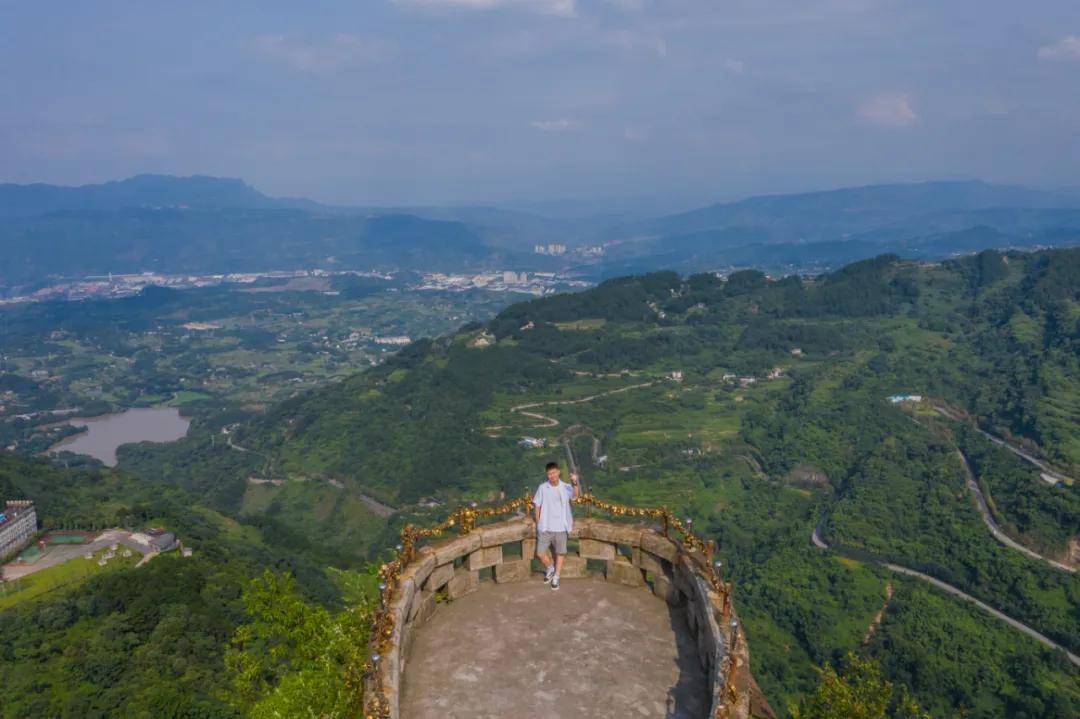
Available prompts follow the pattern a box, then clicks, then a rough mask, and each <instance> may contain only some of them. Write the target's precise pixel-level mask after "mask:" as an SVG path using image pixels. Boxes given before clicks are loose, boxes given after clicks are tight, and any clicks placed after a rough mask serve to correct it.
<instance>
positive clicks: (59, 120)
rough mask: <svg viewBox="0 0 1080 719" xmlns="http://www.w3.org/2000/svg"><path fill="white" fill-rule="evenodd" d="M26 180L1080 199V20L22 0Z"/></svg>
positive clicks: (17, 130) (13, 24) (20, 163)
mask: <svg viewBox="0 0 1080 719" xmlns="http://www.w3.org/2000/svg"><path fill="white" fill-rule="evenodd" d="M0 16H2V22H0V63H2V64H3V67H4V72H3V75H2V80H0V181H11V182H35V181H43V182H54V183H60V184H79V183H85V182H98V181H104V180H109V179H116V178H119V177H124V176H128V175H131V174H135V173H138V172H163V173H173V174H213V175H221V176H228V177H243V178H245V179H246V180H248V181H249V182H251V183H252V184H254V185H255V186H257V187H259V188H260V189H262V190H264V191H266V192H269V193H271V194H276V195H298V196H309V197H313V198H315V199H319V200H323V201H328V202H341V203H346V202H347V203H402V204H404V203H458V202H480V201H487V202H506V201H518V200H550V199H558V198H584V199H594V198H606V197H617V196H642V197H663V198H671V199H676V200H679V201H682V202H687V203H691V202H699V201H707V200H714V199H728V198H735V197H740V196H744V195H748V194H756V193H766V192H787V191H796V190H803V189H818V188H826V187H835V186H841V185H850V184H861V183H869V182H878V181H908V180H924V179H937V178H981V179H986V180H990V181H998V182H1015V183H1022V184H1031V185H1037V186H1049V187H1052V186H1076V185H1080V176H1078V168H1080V2H1077V1H1076V0H1039V1H1038V2H1034V3H1020V2H1015V1H1008V2H1006V1H1003V0H980V1H974V0H906V1H903V0H731V1H729V0H351V1H348V0H338V1H337V2H319V1H318V0H309V1H308V2H303V3H297V2H275V1H270V0H260V1H259V2H253V1H245V0H230V2H227V3H221V2H213V3H210V2H200V1H199V0H188V1H187V2H182V3H179V2H158V1H156V0H139V1H132V2H109V1H108V0H97V1H95V2H83V1H81V0H64V1H63V2H52V1H50V0H40V1H39V2H35V3H26V2H14V1H10V0H0Z"/></svg>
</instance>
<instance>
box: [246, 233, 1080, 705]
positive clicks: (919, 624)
mask: <svg viewBox="0 0 1080 719" xmlns="http://www.w3.org/2000/svg"><path fill="white" fill-rule="evenodd" d="M1078 288H1080V252H1078V251H1075V250H1067V251H1052V252H1043V253H1035V254H1022V253H1009V254H999V253H996V252H984V253H982V254H980V255H977V256H973V257H968V258H964V259H959V260H955V261H949V262H946V263H943V264H935V265H922V264H916V263H911V262H904V261H901V260H900V259H898V258H897V257H895V256H882V257H878V258H875V259H873V260H868V261H864V262H860V263H856V264H854V265H850V266H848V267H846V268H844V269H842V270H840V271H837V272H835V273H832V274H829V275H825V276H821V277H816V278H802V279H800V278H798V277H788V278H784V279H780V280H773V279H769V278H767V277H766V276H764V275H762V274H760V273H758V272H754V271H746V272H739V273H736V274H733V275H731V276H730V277H728V278H726V279H720V278H717V277H715V276H712V275H696V276H691V277H680V276H678V275H676V274H674V273H654V274H651V275H646V276H642V277H631V278H622V279H618V280H612V281H610V282H607V283H604V284H603V285H601V286H599V287H597V288H595V289H593V290H590V291H587V292H583V293H580V294H575V295H563V296H556V297H551V298H545V299H541V300H536V301H531V302H526V303H522V304H518V305H514V306H512V307H510V308H508V309H506V310H505V311H503V312H502V313H501V314H500V315H499V316H497V317H496V318H495V319H494V320H492V321H491V322H490V323H489V324H487V325H484V326H480V325H474V326H469V327H465V328H463V329H462V330H461V331H460V332H458V333H456V334H454V335H451V336H447V337H442V338H439V339H437V340H433V341H425V342H420V343H416V344H414V345H412V346H411V347H410V348H408V349H407V350H405V351H403V352H402V353H401V354H399V355H398V356H397V357H395V358H394V359H393V360H391V361H390V362H388V363H386V364H385V365H384V366H382V367H380V368H377V369H375V370H372V371H370V372H367V373H364V374H361V375H357V376H355V377H353V378H351V379H349V380H347V381H345V382H343V383H340V384H337V385H334V386H333V387H329V388H326V389H325V390H321V391H316V392H314V393H310V394H308V395H304V396H301V397H298V398H296V399H294V400H292V401H289V402H286V403H284V404H282V405H279V406H277V407H276V408H274V409H273V410H272V411H271V412H269V413H268V414H267V415H265V416H264V417H262V418H261V419H260V420H259V421H258V422H255V423H253V424H251V425H248V426H246V427H243V428H242V429H241V430H240V432H239V439H238V441H239V442H241V443H242V444H244V445H245V446H250V447H252V448H255V449H257V451H259V452H260V453H262V454H263V455H264V456H265V458H266V462H265V464H264V467H263V471H264V472H266V474H267V475H268V476H272V477H275V478H281V479H286V480H289V481H287V482H286V483H285V484H284V485H283V486H282V487H280V488H272V489H268V488H266V487H265V486H261V485H260V486H249V487H248V488H247V492H246V494H245V496H244V499H243V501H242V506H241V509H240V511H241V512H251V513H253V514H269V515H270V516H273V517H275V518H276V519H277V520H278V521H280V522H282V523H283V524H285V525H288V526H291V527H293V528H294V529H295V530H296V531H298V532H302V533H306V534H307V535H308V536H312V537H314V538H315V539H316V541H317V542H318V543H320V544H322V545H330V546H338V547H340V548H341V550H342V553H343V554H345V555H349V554H351V555H352V556H354V557H355V558H356V559H360V558H362V557H363V556H365V555H366V554H367V553H368V552H369V551H370V546H372V543H371V537H376V539H375V542H374V544H376V545H377V544H378V542H379V541H385V537H386V536H387V535H386V534H382V533H384V532H387V530H386V529H380V527H386V526H393V525H395V524H396V523H398V522H402V521H404V520H405V519H406V518H415V517H416V516H424V515H428V514H438V512H439V511H440V509H439V508H438V507H435V508H432V504H433V503H431V502H425V501H422V500H427V499H429V498H435V499H437V500H439V501H442V502H447V501H456V500H458V499H461V498H477V499H483V498H490V497H493V496H497V495H498V493H500V492H501V493H504V494H508V495H515V494H520V493H521V492H523V491H525V487H526V486H527V485H532V484H534V483H535V482H536V481H537V468H538V467H540V466H542V462H544V461H547V460H548V459H551V458H556V459H560V458H565V456H566V455H565V454H564V448H563V445H569V446H570V447H571V448H572V450H573V451H574V456H575V457H576V459H577V461H578V462H579V463H580V465H581V468H582V471H583V472H584V475H585V481H586V482H587V484H588V485H589V486H590V488H592V489H593V490H595V491H596V492H598V493H600V494H602V495H604V496H608V497H612V498H617V499H621V500H626V501H632V502H640V503H661V502H666V503H668V504H672V505H674V506H677V507H678V508H679V510H680V511H685V512H687V513H688V514H690V515H691V516H693V517H695V518H697V519H698V520H699V521H700V522H702V523H703V524H704V526H707V527H708V528H709V531H710V533H711V534H712V535H713V536H714V537H716V538H717V539H718V540H719V543H720V547H721V552H722V554H723V555H724V559H725V563H726V565H727V566H728V567H729V571H730V573H731V576H732V578H733V579H734V580H735V582H736V586H737V587H738V591H739V593H740V597H739V603H740V607H741V609H742V611H743V612H744V614H745V615H746V617H747V625H748V631H749V633H750V636H751V641H752V647H753V657H754V659H753V661H754V664H755V674H756V676H757V677H758V679H759V681H760V682H761V683H762V685H763V687H764V688H765V690H766V692H767V694H768V695H769V696H770V698H771V699H772V700H773V703H774V705H776V706H780V707H783V706H785V705H786V704H787V703H788V702H789V701H791V700H793V699H794V698H795V697H797V696H798V695H799V694H800V693H802V692H804V691H806V690H808V689H809V688H810V687H811V686H812V685H813V683H814V674H813V671H812V667H813V666H815V665H819V664H822V663H826V662H831V661H835V660H838V659H839V658H840V657H842V656H843V655H844V654H845V653H846V652H847V651H849V650H852V649H860V647H864V649H863V651H865V652H867V653H870V654H871V655H874V656H876V657H878V658H879V659H881V660H882V661H883V662H884V665H885V667H886V668H887V670H888V672H889V673H890V676H891V677H893V678H894V679H898V680H900V681H903V682H907V683H909V684H910V685H911V687H912V689H913V690H914V692H915V694H916V696H917V697H918V698H919V699H920V700H921V701H922V702H923V703H924V705H925V706H927V707H929V708H931V709H932V710H933V711H934V712H935V713H940V714H946V713H948V712H949V711H951V710H954V709H963V710H964V711H967V712H968V715H969V716H981V717H992V716H994V717H996V716H1002V715H1010V716H1032V717H1057V716H1069V715H1072V714H1076V713H1078V712H1080V680H1078V674H1077V672H1076V670H1075V668H1073V667H1071V665H1069V664H1068V662H1067V661H1066V660H1065V659H1064V658H1063V657H1062V655H1060V654H1057V653H1054V652H1051V651H1050V650H1047V649H1045V648H1044V647H1042V646H1041V645H1039V644H1037V643H1035V642H1033V641H1031V640H1029V639H1027V638H1026V637H1024V636H1023V635H1021V634H1019V633H1017V632H1015V631H1014V630H1012V629H1010V628H1009V627H1007V626H1006V625H1005V624H1003V623H1001V622H1000V621H997V620H994V619H992V618H990V617H988V616H987V615H985V614H982V613H981V612H980V611H979V610H977V609H975V608H973V607H971V606H970V605H968V604H965V603H963V602H961V601H959V600H957V599H954V598H951V597H948V596H946V595H939V594H938V593H937V592H936V591H932V590H929V589H927V587H926V586H925V585H922V584H920V583H919V582H918V581H917V580H914V579H908V578H904V577H901V576H899V575H890V573H888V572H887V571H886V570H884V569H883V568H881V565H880V564H879V562H883V561H891V562H894V563H897V564H900V565H902V566H906V567H909V568H911V569H915V570H919V571H922V572H925V573H926V574H929V575H931V576H934V577H936V578H938V579H941V580H943V581H946V582H948V583H950V584H952V585H953V586H955V587H957V588H958V589H960V590H962V591H964V592H967V593H968V594H970V595H973V596H975V597H977V598H979V599H981V600H982V601H984V602H986V603H987V604H990V605H991V606H994V607H996V608H998V609H1000V610H1001V611H1003V612H1005V613H1006V614H1009V615H1010V616H1012V617H1013V618H1015V619H1017V620H1020V621H1022V622H1025V623H1026V624H1028V625H1030V626H1032V627H1034V628H1035V629H1037V630H1038V631H1040V632H1042V633H1043V634H1045V635H1047V636H1049V637H1051V638H1052V639H1054V640H1055V641H1057V642H1058V643H1060V644H1062V645H1064V646H1067V647H1070V648H1071V649H1072V650H1073V651H1074V652H1075V651H1077V650H1080V639H1078V637H1080V580H1078V579H1077V578H1076V576H1075V574H1070V573H1068V572H1065V571H1063V570H1061V569H1056V568H1054V567H1053V566H1051V565H1050V564H1049V563H1047V562H1044V561H1040V560H1038V559H1033V558H1031V557H1028V556H1025V555H1024V554H1022V553H1020V552H1018V551H1016V550H1014V549H1011V548H1008V547H1005V546H1003V545H1002V544H1000V543H998V542H997V541H995V540H994V539H993V537H992V536H991V534H990V532H989V530H988V528H987V526H986V525H985V524H984V522H983V520H982V519H981V517H980V515H979V514H978V511H977V510H976V506H975V504H974V501H973V497H972V495H971V493H970V492H969V491H968V489H967V488H966V486H965V483H964V482H965V479H964V478H965V474H964V467H963V464H962V463H961V461H960V459H959V457H960V455H959V454H958V453H957V449H958V448H960V449H962V450H963V452H965V453H967V454H970V455H971V458H970V460H969V461H970V463H971V465H972V467H973V470H974V471H975V472H976V474H977V475H978V477H977V479H978V481H979V482H980V486H982V487H983V489H984V491H985V492H988V493H989V495H990V496H989V501H990V502H992V503H993V504H994V509H995V512H996V513H997V515H998V521H999V522H1000V523H1001V524H1002V525H1003V526H1005V527H1006V528H1007V529H1009V530H1010V531H1012V532H1013V536H1014V538H1016V539H1018V540H1019V541H1021V542H1023V543H1025V544H1027V545H1028V546H1030V547H1032V548H1034V549H1036V550H1038V551H1040V552H1043V553H1044V554H1045V555H1046V556H1047V557H1048V558H1053V559H1057V560H1062V561H1069V559H1068V556H1067V555H1068V553H1069V548H1070V542H1073V543H1074V544H1075V539H1076V537H1077V535H1078V534H1080V502H1078V498H1077V497H1078V495H1077V493H1078V492H1080V487H1077V486H1076V485H1074V484H1072V483H1071V481H1062V482H1058V484H1057V486H1050V485H1049V484H1048V483H1046V482H1045V481H1044V480H1043V479H1042V478H1040V476H1039V475H1040V472H1039V471H1036V470H1035V469H1033V467H1032V466H1031V465H1030V464H1028V463H1025V462H1023V461H1021V460H1019V459H1017V458H1016V457H1015V456H1013V455H1011V454H1008V453H1007V452H1006V455H1005V457H997V460H998V461H997V462H996V463H995V462H991V461H990V454H988V450H986V448H985V447H983V446H982V445H988V444H989V442H988V441H987V440H985V439H984V438H983V437H982V435H978V434H977V433H974V431H973V429H974V428H981V429H983V430H984V431H987V432H989V433H991V434H992V435H994V436H997V437H1000V438H1004V439H1005V440H1008V441H1009V442H1011V443H1013V444H1014V445H1015V446H1016V447H1018V448H1023V449H1025V450H1026V451H1027V452H1028V453H1029V454H1031V455H1032V456H1035V457H1037V458H1040V459H1041V460H1042V461H1044V462H1045V463H1047V464H1048V466H1050V467H1051V468H1052V469H1053V470H1054V471H1055V472H1056V473H1058V475H1059V476H1062V477H1065V478H1069V477H1075V476H1077V475H1078V474H1080V471H1078V470H1080V432H1078V430H1077V428H1078V426H1080V425H1078V415H1080V365H1078V358H1080V351H1078V350H1080V302H1078V296H1077V292H1078ZM673 373H681V374H673ZM615 390H622V391H618V392H615ZM894 394H904V395H906V394H915V395H922V396H923V397H925V398H926V399H925V400H924V401H923V402H921V403H919V404H917V405H912V404H910V403H909V404H908V405H903V404H899V403H898V404H893V403H890V402H889V401H888V399H887V397H888V396H889V395H894ZM521 405H535V406H532V407H522V406H521ZM935 407H940V408H941V410H942V411H943V412H948V413H949V414H950V415H951V416H953V417H961V418H962V421H955V420H950V419H947V418H946V417H945V416H944V415H943V414H941V412H939V411H937V410H936V409H935ZM526 413H528V414H526ZM524 436H532V437H538V438H543V439H545V440H546V441H547V442H548V446H547V447H546V448H541V449H525V448H523V447H521V446H519V442H518V441H519V439H520V438H522V437H524ZM1002 451H1004V450H1002ZM994 456H996V455H994ZM1006 467H1007V468H1006ZM301 480H303V481H301ZM234 481H235V480H234ZM998 493H1000V497H999V496H998ZM361 495H362V496H364V497H365V498H367V499H368V500H372V499H374V500H377V501H379V502H381V503H383V504H384V505H388V506H389V507H392V508H394V509H396V510H397V511H396V513H395V514H393V515H391V516H390V517H389V519H383V518H382V517H379V516H376V515H375V514H373V513H372V512H369V511H367V510H366V507H367V505H365V506H363V507H362V506H360V505H359V504H358V503H357V501H356V498H357V497H359V496H361ZM313 520H315V521H313ZM319 520H321V522H322V523H320V521H319ZM815 526H820V529H821V534H822V536H823V538H824V539H825V541H827V542H828V543H829V544H830V545H831V546H832V549H831V550H828V551H826V550H819V549H815V548H813V547H812V546H811V545H810V542H809V538H810V534H811V532H812V531H813V529H814V527H815ZM380 536H381V537H382V539H380V538H379V537H380ZM1074 551H1075V550H1074ZM887 585H888V586H889V587H891V588H892V590H893V598H892V599H891V600H888V601H887V600H886V586H887ZM883 607H884V608H885V612H884V619H883V621H882V622H881V623H880V626H877V628H876V629H875V630H874V632H873V633H872V637H871V638H870V639H869V640H867V641H866V642H865V646H864V635H866V634H867V633H868V631H869V628H870V626H871V623H872V620H873V618H874V616H875V614H876V613H877V612H878V611H879V610H881V609H882V608H883ZM927 666H930V667H933V671H927V670H925V669H922V668H920V667H927Z"/></svg>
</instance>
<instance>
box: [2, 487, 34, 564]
mask: <svg viewBox="0 0 1080 719" xmlns="http://www.w3.org/2000/svg"><path fill="white" fill-rule="evenodd" d="M35 532H37V511H36V510H35V509H34V503H33V502H30V501H27V500H13V501H9V502H8V503H7V505H6V506H5V508H4V510H3V511H2V512H0V557H6V556H7V555H9V554H12V553H14V552H15V551H17V550H19V549H22V547H23V545H25V544H26V542H27V541H28V540H29V539H30V537H32V536H34V533H35Z"/></svg>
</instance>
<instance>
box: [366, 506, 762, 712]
mask: <svg viewBox="0 0 1080 719" xmlns="http://www.w3.org/2000/svg"><path fill="white" fill-rule="evenodd" d="M578 503H579V504H585V505H586V506H588V507H589V508H590V510H591V509H596V510H600V511H604V512H609V513H611V514H613V515H615V516H618V517H620V519H622V518H629V519H638V520H640V519H646V520H648V519H652V520H659V521H660V525H659V526H651V525H646V524H642V523H630V522H627V521H613V520H608V519H601V518H598V517H582V518H578V519H576V520H575V526H574V531H573V532H572V533H571V535H570V537H571V542H570V545H571V546H570V547H569V553H568V556H567V558H566V564H565V566H564V569H563V573H562V577H563V579H564V582H563V585H562V588H561V589H559V590H558V591H552V590H551V589H549V588H548V587H547V586H546V585H545V584H544V583H543V582H542V580H541V579H540V577H539V575H537V574H536V573H534V571H533V569H534V564H533V556H534V554H535V547H536V527H535V524H534V522H533V521H532V519H531V517H529V516H518V517H515V518H513V519H509V520H506V521H502V522H496V523H493V524H487V525H482V526H477V524H476V523H477V520H478V519H483V518H487V517H493V516H498V515H499V514H506V513H509V512H512V511H518V512H522V513H524V512H527V511H528V510H529V509H531V502H530V501H529V499H528V498H522V499H519V500H514V501H513V502H510V503H508V504H506V505H503V506H502V507H497V508H484V509H476V508H475V507H473V508H462V509H459V510H458V511H456V512H455V513H454V514H453V515H452V516H451V517H450V518H449V519H447V520H446V521H445V522H443V524H441V525H439V526H437V527H433V528H428V529H421V528H416V527H411V526H410V527H406V529H405V530H404V531H403V532H402V544H401V545H399V546H398V550H397V551H398V555H397V557H396V558H395V559H394V560H393V561H391V562H389V563H387V564H386V565H384V566H383V567H382V569H381V572H380V574H381V576H382V578H383V584H382V585H381V587H380V588H381V590H382V602H381V605H380V608H379V610H378V611H377V612H376V616H375V620H374V625H373V630H372V651H371V658H370V660H369V662H368V663H367V664H366V666H365V670H366V675H365V676H366V679H365V686H364V689H365V696H364V699H365V716H366V717H370V718H371V719H399V718H401V719H428V718H429V717H430V718H434V717H450V718H453V717H476V718H481V717H491V718H493V719H494V718H495V717H536V718H537V719H540V718H543V717H627V716H643V717H650V716H660V717H669V718H674V717H680V718H684V717H685V718H686V719H705V718H708V719H745V718H747V717H750V716H762V717H771V716H772V710H771V709H770V708H769V706H768V704H767V703H766V702H765V701H764V700H763V698H762V697H761V696H760V692H758V690H757V687H756V685H755V684H754V681H753V678H752V677H751V676H750V672H749V666H748V662H749V653H748V648H747V643H746V639H745V636H744V634H743V630H742V626H741V625H740V624H739V621H738V618H737V616H736V614H735V609H734V607H733V605H732V602H731V585H730V584H727V583H725V582H723V581H722V580H721V576H720V572H719V565H718V563H714V562H713V561H712V552H713V548H712V545H711V544H710V543H706V542H703V541H702V540H701V539H700V538H698V537H696V536H695V535H694V534H693V533H692V532H691V531H690V529H689V523H688V522H686V523H684V522H682V521H680V520H678V519H676V518H675V517H673V516H672V515H671V513H670V512H668V510H666V509H638V508H631V507H621V506H618V505H611V504H607V503H605V502H601V501H599V500H596V499H595V498H593V497H591V496H589V495H586V496H583V497H582V498H580V499H579V500H578ZM451 529H453V530H456V531H457V536H451V538H449V539H445V540H443V541H435V542H433V543H431V544H430V545H428V546H422V547H421V546H419V545H420V542H421V541H422V540H423V539H425V538H434V537H438V536H439V535H441V534H443V533H446V532H447V531H448V530H451ZM536 566H537V567H538V566H539V565H538V564H537V565H536Z"/></svg>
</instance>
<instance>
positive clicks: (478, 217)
mask: <svg viewBox="0 0 1080 719" xmlns="http://www.w3.org/2000/svg"><path fill="white" fill-rule="evenodd" d="M520 206H521V205H519V207H520ZM531 207H536V208H541V209H543V207H544V205H543V204H539V205H532V206H531ZM573 210H574V211H573V212H561V213H559V216H547V215H544V214H540V213H539V212H535V211H522V210H520V209H513V208H501V207H484V206H467V207H339V206H330V205H323V204H320V203H317V202H314V201H312V200H306V199H297V198H274V197H269V196H267V195H265V194H263V193H261V192H259V191H258V190H256V189H255V188H253V187H251V186H250V185H248V184H246V183H245V182H243V181H242V180H239V179H224V178H216V177H205V176H195V177H171V176H163V175H138V176H136V177H132V178H129V179H126V180H120V181H116V182H108V183H104V184H100V185H84V186H80V187H61V186H56V185H45V184H32V185H14V184H5V185H0V245H2V247H3V248H4V252H5V256H6V257H7V261H6V262H5V263H4V264H3V266H2V267H0V285H4V286H7V287H8V288H11V287H14V286H17V285H27V284H34V283H38V282H41V281H44V280H46V279H47V278H50V277H57V276H80V275H87V274H99V273H104V272H118V273H119V272H137V271H145V270H156V271H165V272H218V271H242V270H265V269H290V268H296V267H331V268H362V269H370V268H380V269H395V268H398V269H420V270H442V271H473V270H479V269H485V268H499V267H505V268H513V269H519V270H520V269H532V270H539V269H564V270H574V271H577V272H578V273H580V274H584V275H593V276H611V275H617V274H625V273H627V272H640V271H646V270H653V269H659V268H672V269H678V270H681V271H694V270H708V269H725V268H732V267H748V266H758V267H762V268H764V269H769V270H774V271H790V270H797V269H802V270H816V269H823V268H828V267H835V266H838V265H840V264H843V263H846V262H850V261H852V260H855V259H860V258H864V257H869V256H873V255H876V254H880V253H882V252H897V253H898V254H901V255H905V256H912V257H924V258H928V259H932V258H940V257H945V256H949V255H952V254H957V253H966V252H972V251H977V250H981V249H985V248H987V247H1033V246H1044V245H1053V246H1059V245H1070V244H1075V243H1077V242H1078V240H1080V197H1078V196H1077V195H1076V194H1075V193H1070V192H1062V193H1054V192H1046V191H1041V190H1032V189H1028V188H1024V187H1014V186H1004V185H991V184H987V183H983V182H977V181H969V182H928V183H920V184H905V185H873V186H867V187H855V188H844V189H838V190H831V191H825V192H811V193H803V194H790V195H772V196H761V197H751V198H748V199H745V200H741V201H738V202H730V203H719V204H714V205H710V206H708V207H703V208H700V209H697V210H693V211H690V212H682V213H678V214H671V215H662V216H658V217H648V218H645V219H642V218H641V217H640V214H641V212H640V210H639V211H637V212H635V210H634V209H633V208H632V207H629V206H624V207H622V208H621V209H620V208H618V206H617V205H614V204H612V203H607V204H606V205H605V206H604V207H603V208H602V209H598V212H597V214H594V215H590V214H589V213H587V212H586V211H585V210H584V204H583V205H579V206H576V207H574V208H573ZM538 243H542V244H548V243H560V244H566V245H568V246H569V247H570V248H571V250H573V248H575V247H580V246H584V245H600V244H603V245H604V254H603V256H602V257H599V258H597V257H595V256H589V257H588V258H587V259H586V256H585V255H583V254H581V253H575V252H573V251H571V252H570V253H568V254H567V255H564V256H563V257H560V258H551V257H546V256H543V255H537V254H535V253H533V252H532V248H533V245H534V244H538Z"/></svg>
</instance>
